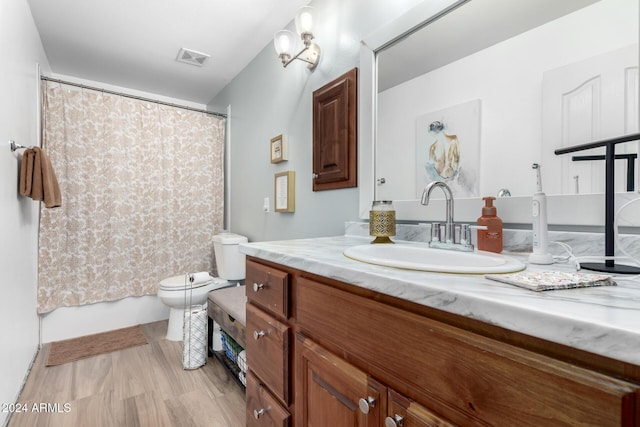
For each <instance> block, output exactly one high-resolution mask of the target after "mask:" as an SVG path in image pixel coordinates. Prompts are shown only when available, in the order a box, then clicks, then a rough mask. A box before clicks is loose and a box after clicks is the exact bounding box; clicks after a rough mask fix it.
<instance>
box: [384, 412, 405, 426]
mask: <svg viewBox="0 0 640 427" xmlns="http://www.w3.org/2000/svg"><path fill="white" fill-rule="evenodd" d="M403 425H404V418H402V417H401V416H400V415H398V414H396V415H395V416H393V417H387V418H385V419H384V427H402V426H403Z"/></svg>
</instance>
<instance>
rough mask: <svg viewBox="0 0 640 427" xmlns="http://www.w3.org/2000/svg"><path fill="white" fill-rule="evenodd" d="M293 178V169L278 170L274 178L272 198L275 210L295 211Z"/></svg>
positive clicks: (294, 175)
mask: <svg viewBox="0 0 640 427" xmlns="http://www.w3.org/2000/svg"><path fill="white" fill-rule="evenodd" d="M295 180H296V173H295V172H294V171H286V172H280V173H277V174H276V175H275V178H274V196H275V197H274V199H275V209H274V210H275V211H276V212H295V210H296V197H295Z"/></svg>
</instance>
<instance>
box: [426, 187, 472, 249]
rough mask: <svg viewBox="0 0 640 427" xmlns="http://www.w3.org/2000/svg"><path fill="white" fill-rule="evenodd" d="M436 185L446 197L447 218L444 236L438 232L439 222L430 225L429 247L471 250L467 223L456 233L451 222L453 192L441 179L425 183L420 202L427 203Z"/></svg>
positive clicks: (469, 231)
mask: <svg viewBox="0 0 640 427" xmlns="http://www.w3.org/2000/svg"><path fill="white" fill-rule="evenodd" d="M437 187H439V188H441V189H442V192H443V193H444V197H445V199H446V209H447V212H446V215H447V218H446V223H445V224H444V238H442V235H441V233H440V224H439V223H434V224H432V225H431V242H429V247H432V248H439V249H453V250H458V251H473V245H472V244H471V230H470V228H469V225H468V224H463V225H462V226H461V227H460V229H459V231H458V233H456V231H457V230H456V226H455V223H454V222H453V193H452V192H451V189H450V188H449V186H448V185H447V184H445V183H444V182H442V181H433V182H430V183H429V184H427V186H426V187H424V190H423V191H422V199H421V200H420V203H421V204H422V205H424V206H427V205H428V204H429V199H430V197H431V192H432V191H433V189H434V188H437ZM456 234H457V236H456Z"/></svg>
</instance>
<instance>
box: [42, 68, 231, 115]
mask: <svg viewBox="0 0 640 427" xmlns="http://www.w3.org/2000/svg"><path fill="white" fill-rule="evenodd" d="M40 80H46V81H49V82H54V83H61V84H65V85H70V86H75V87H79V88H82V89H90V90H97V91H98V92H103V93H108V94H109V95H118V96H124V97H125V98H132V99H137V100H139V101H145V102H152V103H154V104H160V105H167V106H169V107H176V108H182V109H183V110H189V111H195V112H197V113H205V114H211V115H212V116H217V117H222V118H223V119H226V118H227V115H226V114H224V113H216V112H215V111H208V110H202V109H198V108H193V107H187V106H186V105H179V104H172V103H170V102H164V101H158V100H157V99H151V98H144V97H142V96H136V95H129V94H128V93H122V92H114V91H111V90H107V89H102V88H99V87H92V86H87V85H83V84H80V83H74V82H68V81H65V80H60V79H54V78H51V77H47V76H40Z"/></svg>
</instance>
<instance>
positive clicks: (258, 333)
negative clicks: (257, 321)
mask: <svg viewBox="0 0 640 427" xmlns="http://www.w3.org/2000/svg"><path fill="white" fill-rule="evenodd" d="M263 336H264V331H253V339H254V340H256V341H258V340H259V339H260V338H262V337H263Z"/></svg>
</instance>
